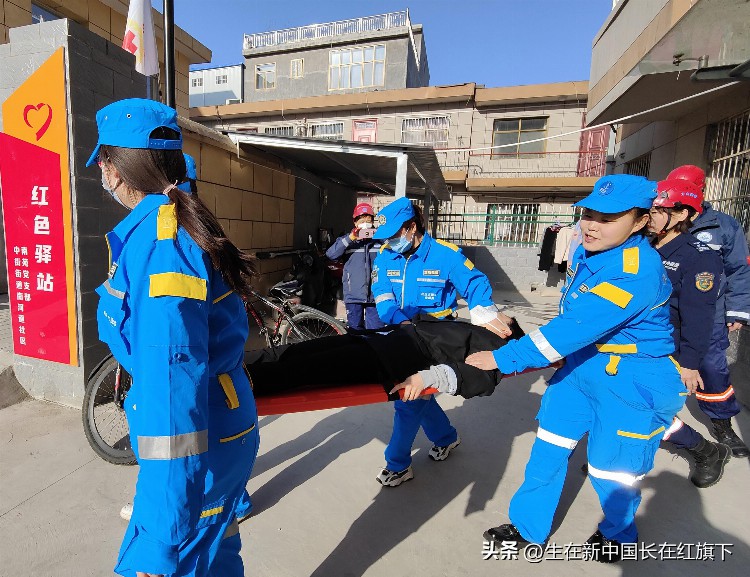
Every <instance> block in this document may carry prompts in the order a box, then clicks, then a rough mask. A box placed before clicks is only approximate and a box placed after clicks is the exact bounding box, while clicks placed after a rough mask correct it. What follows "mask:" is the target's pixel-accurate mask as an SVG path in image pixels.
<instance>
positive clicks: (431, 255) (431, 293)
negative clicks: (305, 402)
mask: <svg viewBox="0 0 750 577" xmlns="http://www.w3.org/2000/svg"><path fill="white" fill-rule="evenodd" d="M376 222H377V223H378V225H379V226H378V228H377V230H376V231H375V238H376V239H381V240H384V241H386V242H384V243H383V246H382V247H381V249H380V254H379V255H378V256H377V258H376V259H375V265H374V267H373V269H372V294H373V296H374V297H375V306H376V307H377V311H378V316H379V317H380V319H381V320H382V321H383V322H384V323H386V324H399V323H409V322H410V320H411V318H412V317H414V316H415V315H417V314H419V313H424V314H428V315H430V316H432V317H435V318H438V319H452V318H454V316H455V313H456V298H457V295H458V294H460V295H461V296H463V297H464V298H465V299H466V301H467V302H468V304H469V311H470V314H471V321H472V324H479V325H484V324H487V323H489V322H492V321H495V319H498V318H499V320H500V322H502V323H503V329H504V330H505V335H506V336H507V335H510V334H511V330H510V329H509V328H508V327H507V325H508V324H510V323H511V322H512V320H511V319H510V318H509V317H506V316H505V315H502V314H501V313H498V312H497V307H496V306H495V305H494V303H493V302H492V287H491V286H490V282H489V280H487V277H486V276H485V275H484V274H483V273H482V272H480V271H478V270H477V269H476V268H474V264H473V263H472V262H471V261H470V260H469V259H468V258H466V257H465V256H464V254H463V253H462V252H461V250H460V249H459V248H458V247H457V246H456V245H454V244H451V243H449V242H445V241H442V240H436V239H433V238H432V237H431V236H430V235H429V234H428V233H427V232H425V229H424V221H423V220H422V215H421V213H420V212H419V211H418V210H417V209H415V208H414V205H413V204H412V202H411V200H409V199H408V198H399V199H397V200H394V201H393V202H392V203H390V204H389V205H387V206H386V207H384V208H383V210H381V211H380V213H378V215H377V218H376ZM444 378H445V379H446V380H448V379H450V375H444ZM454 380H455V378H454ZM394 405H395V411H396V413H395V415H394V419H393V434H392V436H391V440H390V442H389V443H388V446H387V447H386V449H385V460H386V465H385V468H384V469H383V470H382V471H381V472H380V474H379V475H378V476H377V481H378V482H379V483H380V484H381V485H384V486H387V487H396V486H398V485H400V484H401V483H403V482H404V481H408V480H409V479H412V478H413V476H414V475H413V473H412V469H411V448H412V445H413V444H414V439H415V437H416V436H417V432H419V428H420V427H422V428H423V429H424V432H425V434H426V435H427V438H428V439H430V441H432V443H433V447H432V448H431V449H430V451H429V457H430V458H431V459H432V460H433V461H443V460H445V459H447V458H448V455H449V454H450V452H451V451H452V450H453V449H454V448H455V447H457V446H458V444H459V443H460V442H461V441H460V439H459V437H458V433H457V432H456V429H455V428H453V425H451V423H450V421H449V420H448V417H447V415H446V414H445V412H444V411H443V410H442V409H441V408H440V405H438V403H437V401H436V400H435V398H434V397H432V396H430V397H429V398H428V399H416V400H411V401H408V402H404V401H396V402H395V403H394Z"/></svg>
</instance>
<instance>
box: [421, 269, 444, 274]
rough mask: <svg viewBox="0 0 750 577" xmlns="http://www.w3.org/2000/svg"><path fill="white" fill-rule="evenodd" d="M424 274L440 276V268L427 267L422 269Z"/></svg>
mask: <svg viewBox="0 0 750 577" xmlns="http://www.w3.org/2000/svg"><path fill="white" fill-rule="evenodd" d="M422 274H423V275H424V276H440V269H436V268H426V269H424V270H423V271H422Z"/></svg>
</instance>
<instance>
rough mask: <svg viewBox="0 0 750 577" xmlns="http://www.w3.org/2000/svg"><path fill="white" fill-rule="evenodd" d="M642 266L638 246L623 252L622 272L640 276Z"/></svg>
mask: <svg viewBox="0 0 750 577" xmlns="http://www.w3.org/2000/svg"><path fill="white" fill-rule="evenodd" d="M639 266H640V252H639V251H638V247H637V246H633V247H631V248H626V249H625V250H623V251H622V272H626V273H628V274H638V267H639Z"/></svg>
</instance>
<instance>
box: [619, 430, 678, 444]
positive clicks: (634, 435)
mask: <svg viewBox="0 0 750 577" xmlns="http://www.w3.org/2000/svg"><path fill="white" fill-rule="evenodd" d="M665 430H666V429H665V428H664V427H659V428H658V429H656V430H655V431H652V432H651V433H649V434H648V435H642V434H641V433H631V432H630V431H617V434H618V435H620V436H621V437H630V438H631V439H643V440H644V441H648V440H649V439H652V438H654V437H655V436H656V435H658V434H659V433H663V432H664V431H665Z"/></svg>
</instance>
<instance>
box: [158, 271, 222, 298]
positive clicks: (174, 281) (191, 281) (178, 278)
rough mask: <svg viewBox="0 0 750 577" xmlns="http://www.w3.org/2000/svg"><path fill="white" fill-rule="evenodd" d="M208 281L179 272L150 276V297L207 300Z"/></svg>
mask: <svg viewBox="0 0 750 577" xmlns="http://www.w3.org/2000/svg"><path fill="white" fill-rule="evenodd" d="M207 294H208V289H207V287H206V279H202V278H200V277H197V276H190V275H187V274H182V273H179V272H163V273H159V274H152V275H149V287H148V296H150V297H183V298H186V299H195V300H199V301H204V300H206V296H207Z"/></svg>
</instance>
